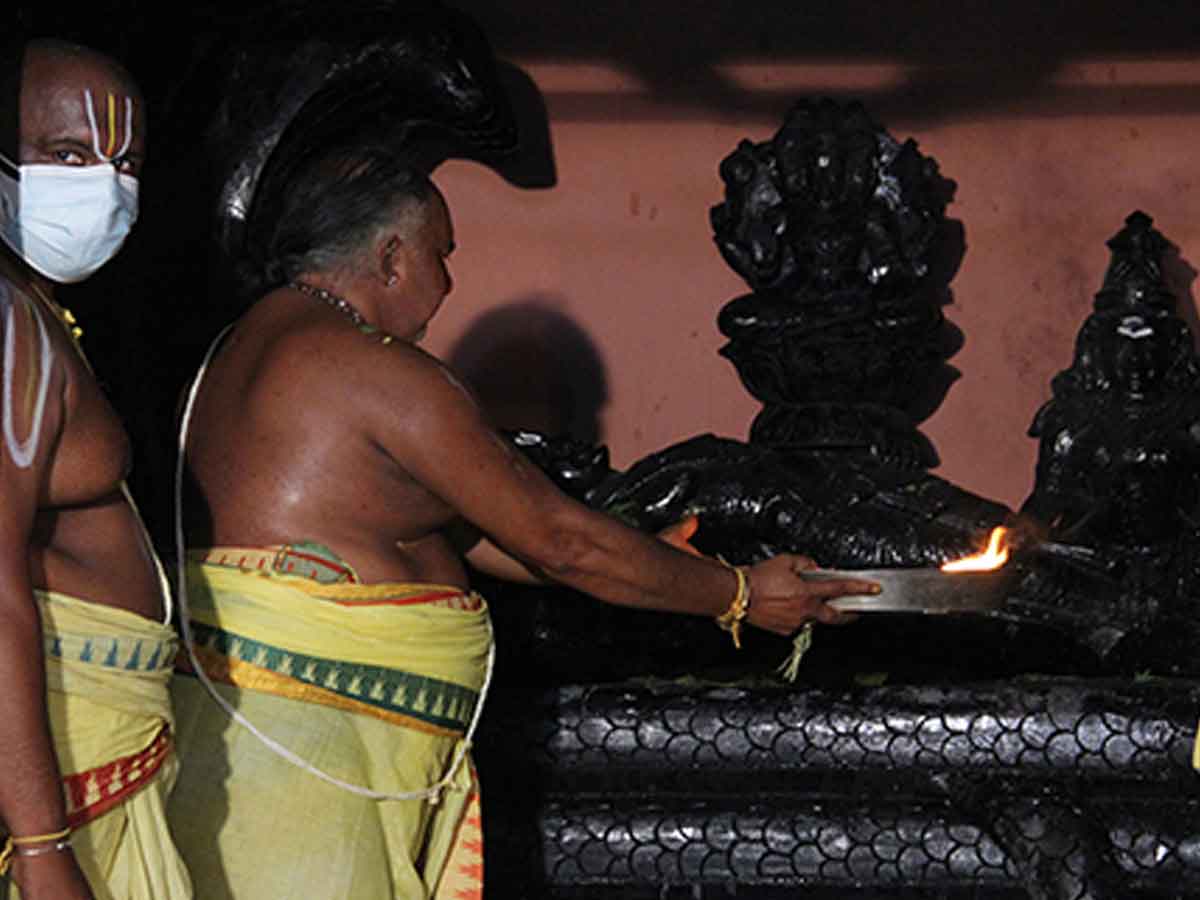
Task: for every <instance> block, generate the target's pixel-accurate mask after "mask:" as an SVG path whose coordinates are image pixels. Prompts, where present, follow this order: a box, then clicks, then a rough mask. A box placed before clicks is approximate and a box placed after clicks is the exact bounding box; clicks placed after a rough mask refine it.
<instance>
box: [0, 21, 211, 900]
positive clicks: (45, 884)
mask: <svg viewBox="0 0 1200 900" xmlns="http://www.w3.org/2000/svg"><path fill="white" fill-rule="evenodd" d="M143 115H144V114H143V110H142V101H141V97H140V95H139V93H138V91H137V89H136V87H135V86H134V85H133V82H132V80H131V79H130V78H129V76H128V74H127V73H126V72H125V71H124V70H123V69H121V68H120V67H119V66H117V65H116V64H115V63H113V62H112V61H111V60H108V59H107V58H105V57H103V56H100V55H99V54H96V53H94V52H92V51H89V50H86V49H84V48H81V47H76V46H73V45H68V44H62V43H57V42H48V41H39V42H31V43H29V44H27V45H25V46H23V47H21V48H18V49H17V50H16V51H15V52H10V53H8V54H6V55H4V56H0V498H2V499H0V623H2V624H0V685H3V687H4V690H3V691H2V692H0V747H3V748H4V754H5V758H4V765H3V768H2V769H0V827H2V829H3V832H4V833H6V834H7V842H6V844H5V857H4V858H3V859H0V868H3V869H6V870H8V877H7V878H0V897H4V896H9V897H14V896H17V894H18V892H17V889H18V888H19V892H20V893H19V895H20V896H21V897H24V898H27V900H38V898H55V900H64V898H65V900H77V898H93V897H94V898H100V900H104V898H111V900H140V898H151V897H154V898H171V900H180V898H182V900H186V898H189V897H191V896H192V892H191V885H190V882H189V879H188V876H187V872H186V870H185V869H184V867H183V864H182V862H181V861H180V859H179V856H178V854H177V853H176V852H175V848H174V846H173V844H172V843H171V839H170V836H169V833H168V831H167V829H166V824H165V817H164V815H163V809H164V800H165V796H166V792H167V790H168V789H169V786H170V784H171V783H172V782H173V780H174V775H175V759H174V754H173V750H172V736H171V724H172V719H171V709H170V703H169V699H168V696H167V691H166V684H167V680H168V678H169V675H170V670H171V664H172V659H173V656H174V653H175V637H174V633H173V630H172V629H171V627H170V625H169V615H170V613H169V598H168V595H167V591H166V587H165V583H164V581H163V579H162V577H161V568H160V567H159V566H158V561H157V559H156V557H155V555H154V551H153V549H152V547H151V546H150V543H149V541H148V540H147V538H146V534H145V530H144V529H143V528H142V526H141V521H140V519H139V517H138V514H137V511H136V510H135V509H134V507H133V505H132V502H131V501H130V499H129V497H128V494H127V492H126V491H125V489H124V481H123V479H124V477H125V474H126V469H127V467H128V463H129V456H130V448H129V443H128V438H127V437H126V436H125V433H124V431H123V430H122V427H121V424H120V422H119V421H118V419H117V417H116V415H115V414H114V412H113V410H112V408H111V407H110V405H109V403H108V401H107V400H106V399H105V397H104V395H103V393H102V392H101V390H100V388H99V386H98V385H97V383H96V381H95V379H94V378H93V376H92V374H91V370H90V369H89V367H88V365H87V362H86V360H84V358H83V356H82V354H81V353H80V350H79V347H78V346H77V344H76V337H77V330H76V329H75V327H74V319H73V318H72V317H71V315H70V313H68V312H67V311H66V310H64V309H63V308H62V307H60V306H58V305H57V303H56V302H55V296H54V295H55V285H56V284H60V283H70V282H76V281H81V280H83V279H85V278H87V277H88V276H89V275H91V274H92V273H93V272H95V271H96V270H97V269H98V268H100V266H102V265H103V264H104V263H105V262H107V261H108V260H109V259H110V258H112V256H114V255H115V254H116V252H117V251H118V250H119V249H120V247H121V245H122V243H123V242H124V240H125V237H126V235H127V234H128V232H129V230H130V228H131V227H132V225H133V223H134V221H135V219H136V218H137V194H138V173H139V169H140V166H141V160H142V156H143V153H144V136H145V123H144V120H143ZM0 837H3V835H0ZM10 864H11V868H9V865H10Z"/></svg>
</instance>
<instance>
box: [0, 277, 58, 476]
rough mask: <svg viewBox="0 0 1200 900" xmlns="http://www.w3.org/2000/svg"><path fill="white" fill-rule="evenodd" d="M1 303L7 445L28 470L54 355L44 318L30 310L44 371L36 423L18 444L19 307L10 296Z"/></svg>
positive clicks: (38, 434)
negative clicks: (15, 403) (15, 314)
mask: <svg viewBox="0 0 1200 900" xmlns="http://www.w3.org/2000/svg"><path fill="white" fill-rule="evenodd" d="M0 303H3V305H4V307H5V310H4V386H3V387H4V415H3V419H4V443H5V445H6V446H7V447H8V453H9V456H11V457H12V459H13V462H15V463H16V464H17V465H18V466H19V467H20V468H22V469H28V468H29V467H30V466H32V465H33V460H34V459H35V458H36V457H37V452H38V443H39V442H40V440H41V434H42V416H43V414H44V413H45V412H46V397H47V395H48V394H49V393H50V369H51V365H52V364H53V362H54V353H53V351H51V349H50V335H49V334H48V333H47V332H46V326H45V325H44V324H43V323H42V317H41V316H40V315H39V314H38V311H37V310H36V309H34V310H31V312H32V314H33V320H34V321H35V322H36V323H37V327H38V337H39V338H40V339H41V370H40V372H39V373H38V387H37V400H36V402H35V403H34V406H33V422H32V424H31V425H30V428H29V436H28V437H27V438H25V440H19V439H18V438H17V434H16V427H15V426H14V425H13V370H14V368H15V367H16V348H15V342H16V336H15V334H14V332H15V330H16V329H15V325H16V322H15V320H14V318H13V311H14V310H15V309H16V304H15V303H13V302H12V299H11V298H10V297H9V296H8V294H7V292H5V295H4V297H3V298H2V299H0Z"/></svg>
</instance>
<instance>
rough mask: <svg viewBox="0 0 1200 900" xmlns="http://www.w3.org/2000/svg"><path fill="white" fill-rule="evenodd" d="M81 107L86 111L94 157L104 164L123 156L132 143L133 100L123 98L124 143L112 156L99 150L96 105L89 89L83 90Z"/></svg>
mask: <svg viewBox="0 0 1200 900" xmlns="http://www.w3.org/2000/svg"><path fill="white" fill-rule="evenodd" d="M83 106H84V108H85V109H86V110H87V117H88V125H89V126H91V129H92V150H94V151H95V152H96V157H97V158H98V159H101V160H103V161H104V162H112V161H113V160H114V159H120V158H121V157H122V156H124V155H125V151H126V150H128V149H129V144H130V143H131V142H132V141H133V98H132V97H126V98H125V143H123V144H122V145H121V149H119V150H118V151H117V152H116V153H114V154H113V155H112V156H109V155H108V154H106V153H105V152H104V151H103V150H101V149H100V128H99V127H98V126H97V125H96V104H95V102H93V100H92V92H91V89H90V88H84V89H83Z"/></svg>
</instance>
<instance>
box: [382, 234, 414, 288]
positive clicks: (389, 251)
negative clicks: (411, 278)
mask: <svg viewBox="0 0 1200 900" xmlns="http://www.w3.org/2000/svg"><path fill="white" fill-rule="evenodd" d="M403 248H404V242H403V241H402V240H400V236H399V235H397V234H392V235H388V236H387V237H386V238H384V239H383V240H381V241H380V242H379V249H378V258H379V274H380V277H382V279H383V283H384V284H386V285H387V286H388V287H393V286H395V285H397V284H399V283H400V282H401V281H402V280H403V279H404V276H405V275H406V274H407V273H406V272H405V271H404V268H405V257H404V254H403V253H402V252H401V251H402V250H403Z"/></svg>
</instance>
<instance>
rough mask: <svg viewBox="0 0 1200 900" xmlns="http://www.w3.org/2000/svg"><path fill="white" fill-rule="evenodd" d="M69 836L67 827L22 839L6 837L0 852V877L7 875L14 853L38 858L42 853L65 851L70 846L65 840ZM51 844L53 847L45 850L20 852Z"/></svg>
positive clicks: (69, 829) (29, 835)
mask: <svg viewBox="0 0 1200 900" xmlns="http://www.w3.org/2000/svg"><path fill="white" fill-rule="evenodd" d="M70 835H71V826H70V825H68V826H67V827H66V828H62V829H60V830H58V831H51V832H48V833H46V834H28V835H25V836H24V837H13V836H12V835H11V834H10V835H9V836H8V840H6V841H5V842H4V849H3V850H0V875H7V874H8V869H9V867H10V866H11V865H12V858H13V854H14V853H17V854H20V855H21V856H40V855H42V854H43V853H50V852H58V851H60V850H66V849H67V848H68V847H70V846H71V843H70V841H68V840H67V838H68V837H70ZM51 842H53V846H52V847H47V848H45V849H42V848H38V849H35V850H26V851H24V852H22V850H21V848H22V847H29V846H31V845H36V844H50V843H51Z"/></svg>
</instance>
